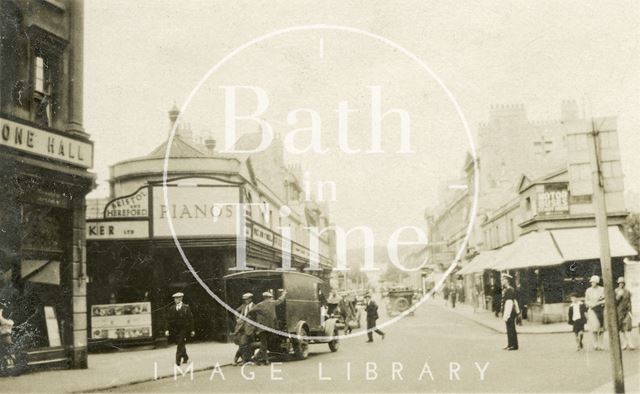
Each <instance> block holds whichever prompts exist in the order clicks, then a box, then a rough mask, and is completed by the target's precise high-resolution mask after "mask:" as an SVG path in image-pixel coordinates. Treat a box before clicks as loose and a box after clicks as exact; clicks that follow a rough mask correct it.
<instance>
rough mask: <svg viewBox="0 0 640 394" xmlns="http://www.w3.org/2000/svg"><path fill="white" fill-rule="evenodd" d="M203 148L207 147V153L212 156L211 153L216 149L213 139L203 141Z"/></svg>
mask: <svg viewBox="0 0 640 394" xmlns="http://www.w3.org/2000/svg"><path fill="white" fill-rule="evenodd" d="M204 146H206V147H207V153H209V154H210V155H211V156H213V153H214V151H215V149H216V140H214V139H213V138H207V139H206V140H204Z"/></svg>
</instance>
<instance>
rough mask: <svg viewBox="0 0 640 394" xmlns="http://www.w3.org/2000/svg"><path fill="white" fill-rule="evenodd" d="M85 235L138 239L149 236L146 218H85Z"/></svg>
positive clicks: (89, 237)
mask: <svg viewBox="0 0 640 394" xmlns="http://www.w3.org/2000/svg"><path fill="white" fill-rule="evenodd" d="M86 236H87V239H88V240H94V239H139V238H148V237H149V221H148V220H128V221H127V220H120V221H116V220H113V221H91V220H87V225H86Z"/></svg>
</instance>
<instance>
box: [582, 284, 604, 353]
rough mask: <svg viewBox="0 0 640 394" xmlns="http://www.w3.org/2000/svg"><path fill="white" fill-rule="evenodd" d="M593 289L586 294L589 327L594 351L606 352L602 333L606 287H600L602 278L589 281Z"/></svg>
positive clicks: (590, 288)
mask: <svg viewBox="0 0 640 394" xmlns="http://www.w3.org/2000/svg"><path fill="white" fill-rule="evenodd" d="M589 282H591V287H589V288H588V289H587V291H585V293H584V302H585V304H587V307H588V308H589V312H588V313H587V325H588V327H589V331H591V332H592V333H593V349H594V350H604V345H603V344H602V341H603V339H602V332H603V331H604V287H602V286H600V285H598V283H600V277H599V276H598V275H593V276H592V277H591V279H590V280H589Z"/></svg>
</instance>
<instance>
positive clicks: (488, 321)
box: [429, 299, 571, 334]
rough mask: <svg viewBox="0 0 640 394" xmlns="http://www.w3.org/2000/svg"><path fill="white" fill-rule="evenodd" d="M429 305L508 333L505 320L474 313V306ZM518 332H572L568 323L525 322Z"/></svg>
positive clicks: (436, 303) (484, 312) (442, 302)
mask: <svg viewBox="0 0 640 394" xmlns="http://www.w3.org/2000/svg"><path fill="white" fill-rule="evenodd" d="M429 303H430V304H432V305H440V306H442V307H443V308H447V309H449V310H450V311H451V312H454V313H457V314H459V315H460V316H464V317H466V318H467V319H470V320H473V321H474V322H476V323H478V324H480V325H483V326H485V327H488V328H491V329H492V330H495V331H497V332H500V333H503V334H506V332H507V331H506V327H505V324H504V320H502V318H500V317H496V316H495V315H494V314H493V313H491V312H489V311H487V310H484V309H477V310H475V311H474V310H473V307H472V306H470V305H467V304H464V303H457V304H456V307H455V308H451V304H450V303H447V304H446V305H445V304H444V301H443V300H441V299H440V300H438V299H436V300H429ZM516 330H517V331H518V333H521V334H558V333H568V332H571V326H570V325H569V324H567V323H566V322H562V323H549V324H542V323H532V322H529V321H526V320H523V321H522V325H520V326H517V327H516Z"/></svg>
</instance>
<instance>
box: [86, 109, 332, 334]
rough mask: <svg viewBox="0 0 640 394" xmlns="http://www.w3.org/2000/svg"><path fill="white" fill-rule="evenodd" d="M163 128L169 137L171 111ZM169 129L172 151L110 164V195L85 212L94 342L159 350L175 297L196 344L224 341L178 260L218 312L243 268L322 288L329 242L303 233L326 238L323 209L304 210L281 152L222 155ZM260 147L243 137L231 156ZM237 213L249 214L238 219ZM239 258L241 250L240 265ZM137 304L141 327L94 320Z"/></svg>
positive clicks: (223, 330)
mask: <svg viewBox="0 0 640 394" xmlns="http://www.w3.org/2000/svg"><path fill="white" fill-rule="evenodd" d="M169 118H170V122H171V128H173V127H174V123H175V122H176V119H177V118H178V112H177V109H176V108H174V109H172V110H171V111H170V112H169ZM176 128H177V132H176V135H175V137H174V138H173V139H172V141H170V140H167V141H165V142H164V143H162V144H161V145H160V146H158V147H157V148H156V149H154V150H153V151H152V152H151V153H150V154H148V155H146V156H143V157H138V158H134V159H130V160H125V161H122V162H119V163H116V164H114V165H113V166H112V167H111V177H110V180H109V182H110V189H111V196H110V197H109V198H107V199H101V200H98V201H90V202H89V206H91V207H92V209H91V212H93V213H94V217H91V218H89V220H88V222H89V226H88V228H87V237H88V239H89V241H88V243H89V244H88V262H89V276H90V278H91V283H90V285H89V304H90V306H91V308H90V310H89V313H88V315H89V316H88V318H89V321H90V326H91V331H90V332H91V337H92V338H93V339H96V340H103V339H111V340H117V341H120V342H121V343H123V344H125V343H137V342H145V341H150V340H155V341H156V342H162V341H163V340H165V338H164V331H165V306H167V305H170V303H171V302H172V301H171V300H172V299H171V294H173V293H175V292H176V291H182V292H184V293H185V295H186V296H185V298H186V302H187V303H189V304H190V305H191V306H192V309H193V311H194V317H195V325H196V338H198V339H202V340H220V341H224V340H226V339H227V337H228V335H229V334H230V331H231V329H232V328H233V322H234V321H235V319H234V318H233V317H232V316H231V314H230V313H229V312H228V311H227V310H226V309H225V308H224V307H223V306H221V305H220V303H219V302H218V301H217V300H215V299H214V298H213V297H212V296H211V295H210V294H209V293H208V292H207V290H206V289H204V288H203V286H201V284H200V283H199V282H198V281H197V280H196V278H195V277H194V275H193V274H192V272H191V271H190V269H189V268H188V267H187V264H185V261H184V259H183V257H184V258H186V259H187V260H188V262H189V264H190V265H191V268H192V269H193V270H194V271H195V272H196V273H197V275H198V276H199V277H200V279H201V280H202V281H203V282H204V283H205V284H206V286H207V287H208V288H209V290H210V291H211V292H213V293H214V294H215V295H216V296H217V297H219V299H220V300H223V301H224V300H225V299H226V294H225V281H224V279H223V278H224V277H225V276H226V275H228V274H231V273H233V272H235V271H237V270H240V269H282V268H286V265H289V266H290V267H291V269H293V270H298V271H305V272H310V273H313V274H315V275H318V276H320V277H322V278H323V279H325V280H327V281H328V279H329V275H330V273H331V269H332V268H333V266H334V263H333V262H334V256H335V240H334V236H333V234H332V233H331V232H324V233H323V234H321V235H320V236H319V237H316V238H314V237H312V236H311V235H310V232H309V231H308V230H306V229H305V227H307V226H311V227H318V228H324V227H329V226H330V225H331V223H330V222H329V216H328V211H327V208H326V207H325V206H323V205H321V204H319V203H316V202H313V201H302V193H301V192H302V186H301V177H302V170H301V167H300V166H287V165H285V162H284V157H283V147H282V144H281V141H279V140H277V139H276V140H275V141H274V143H273V144H271V146H270V147H269V148H268V149H266V150H265V151H261V152H257V153H254V154H243V155H237V154H225V153H222V152H219V151H218V150H217V149H216V144H215V141H214V140H213V139H210V138H208V139H204V140H202V139H195V138H193V133H191V131H190V130H189V127H188V126H185V125H182V124H180V125H178V126H177V127H176ZM259 137H260V136H259V135H258V134H247V135H244V136H243V137H241V139H240V140H239V141H238V143H237V146H238V148H239V149H241V150H249V149H255V148H256V147H257V146H258V143H259V142H260V139H259ZM169 144H170V146H169ZM167 151H168V152H167ZM167 155H168V170H167V187H166V190H165V188H164V187H163V170H164V163H165V157H167ZM165 192H166V195H165ZM240 203H244V204H253V205H251V206H248V207H247V208H246V209H245V210H244V211H242V210H241V209H240V207H239V206H238V204H240ZM243 234H244V235H243ZM174 235H175V237H176V238H175V239H174ZM316 240H317V247H315V246H314V245H313V243H314V241H316ZM243 244H244V245H246V246H245V247H244V248H243V247H242V245H243ZM238 249H244V250H245V259H244V260H243V259H242V257H241V256H238V254H237V252H238ZM313 250H317V252H318V254H317V256H316V257H314V255H313ZM312 262H315V263H316V265H317V266H316V267H315V268H314V267H312V265H313V263H312ZM247 291H251V289H247ZM140 303H143V304H140ZM144 303H148V304H146V307H147V308H149V309H150V310H151V311H152V313H151V314H150V316H147V317H146V318H145V319H146V320H145V319H143V318H140V319H143V320H145V321H144V323H143V322H142V321H141V322H140V325H139V326H136V324H134V323H131V324H129V325H127V324H123V325H122V327H118V328H115V326H117V325H118V324H119V323H117V324H116V323H113V322H112V323H109V324H106V323H105V322H104V320H108V317H105V316H102V315H100V314H101V313H102V311H103V310H107V313H110V312H109V311H110V307H109V305H117V306H118V307H122V308H123V310H125V309H126V308H129V309H131V310H133V309H135V308H136V305H143V307H144V305H145V304H144ZM234 307H237V305H235V306H234ZM136 310H139V309H136ZM112 320H113V318H112ZM115 320H118V318H115ZM115 320H114V321H115ZM114 324H115V325H114ZM101 325H104V327H103V326H101Z"/></svg>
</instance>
